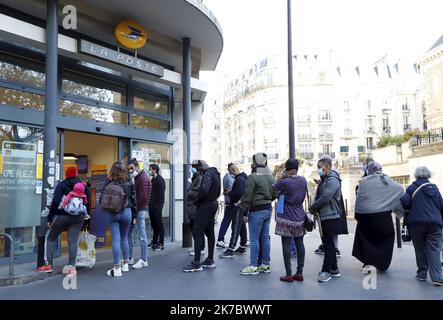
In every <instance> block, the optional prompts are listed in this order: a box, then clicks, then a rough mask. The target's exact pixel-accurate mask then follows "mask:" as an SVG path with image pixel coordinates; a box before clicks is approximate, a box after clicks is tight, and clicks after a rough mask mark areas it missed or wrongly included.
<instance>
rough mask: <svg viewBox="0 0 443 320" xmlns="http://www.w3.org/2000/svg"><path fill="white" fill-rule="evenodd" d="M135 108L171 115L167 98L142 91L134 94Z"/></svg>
mask: <svg viewBox="0 0 443 320" xmlns="http://www.w3.org/2000/svg"><path fill="white" fill-rule="evenodd" d="M134 108H135V109H137V110H140V111H145V112H151V113H157V114H160V115H168V114H169V106H168V98H167V97H158V96H155V95H152V94H149V93H147V92H142V91H136V92H135V94H134Z"/></svg>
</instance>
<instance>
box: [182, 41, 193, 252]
mask: <svg viewBox="0 0 443 320" xmlns="http://www.w3.org/2000/svg"><path fill="white" fill-rule="evenodd" d="M191 72H192V61H191V39H190V38H183V81H182V83H183V132H184V141H183V143H184V148H183V153H184V154H183V195H184V196H183V229H182V230H183V244H182V246H183V248H190V247H192V234H191V229H190V227H189V220H188V215H187V214H186V210H187V205H186V196H185V195H186V190H188V188H189V186H190V178H191Z"/></svg>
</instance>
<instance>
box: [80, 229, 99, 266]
mask: <svg viewBox="0 0 443 320" xmlns="http://www.w3.org/2000/svg"><path fill="white" fill-rule="evenodd" d="M95 240H97V237H96V236H94V235H92V234H90V233H89V232H87V231H85V232H81V233H80V236H79V237H78V249H77V259H76V262H75V265H76V266H77V267H88V268H92V267H93V266H94V265H95Z"/></svg>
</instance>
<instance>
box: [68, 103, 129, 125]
mask: <svg viewBox="0 0 443 320" xmlns="http://www.w3.org/2000/svg"><path fill="white" fill-rule="evenodd" d="M59 111H60V113H61V114H62V115H65V116H72V117H79V118H84V119H89V120H95V121H103V122H108V123H115V124H121V125H128V113H127V112H121V111H116V110H111V109H107V108H100V107H94V106H90V105H87V104H83V103H77V102H72V101H67V100H60V104H59Z"/></svg>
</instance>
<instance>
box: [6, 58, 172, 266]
mask: <svg viewBox="0 0 443 320" xmlns="http://www.w3.org/2000/svg"><path fill="white" fill-rule="evenodd" d="M37 60H38V59H37ZM37 60H34V59H33V60H27V58H25V57H23V58H19V57H18V56H9V55H6V54H2V53H0V206H1V207H2V209H3V210H2V213H1V214H0V232H7V233H9V234H11V235H12V236H13V237H14V244H15V254H16V256H17V257H25V259H29V258H26V257H30V256H31V255H35V254H36V251H37V238H36V237H37V232H36V231H37V226H38V225H39V224H40V211H41V210H40V209H41V194H42V178H43V177H42V175H43V154H42V153H43V140H44V139H43V138H44V137H43V128H42V127H41V124H38V123H37V119H36V122H35V123H34V122H32V121H31V123H33V125H29V124H26V125H25V124H20V123H17V124H16V123H9V122H8V121H5V119H3V118H2V116H1V115H2V114H4V113H5V112H10V114H13V115H15V113H12V112H15V111H14V110H11V109H10V108H8V109H6V108H3V109H2V106H3V105H7V106H12V107H17V108H20V109H23V112H29V111H28V110H37V111H44V109H45V96H44V93H45V92H44V90H45V74H44V65H43V64H42V63H39V62H37ZM60 64H61V65H63V67H65V60H63V59H62V58H61V59H60ZM71 64H72V61H69V62H68V63H67V65H69V66H70V67H69V69H64V68H63V69H62V72H61V73H60V80H59V83H60V85H61V88H60V96H59V108H58V111H59V114H58V115H57V119H62V117H60V116H63V117H64V118H70V117H74V118H80V119H83V120H84V123H85V124H86V123H87V122H88V121H94V122H96V121H99V122H105V123H108V124H111V125H113V126H115V127H113V128H115V129H116V130H115V131H114V132H116V134H115V135H116V136H118V137H119V140H118V141H119V142H118V144H117V147H116V149H118V150H117V151H115V155H116V157H117V155H118V160H120V161H124V162H126V161H127V160H128V158H129V156H134V152H135V154H137V152H140V154H141V157H142V162H143V163H144V166H145V169H146V170H147V167H148V166H149V164H150V163H157V164H159V166H160V168H161V174H162V175H163V176H164V178H165V181H166V196H165V197H166V204H165V207H164V209H163V221H164V226H165V236H166V237H170V236H171V220H170V217H171V212H172V208H171V203H170V201H169V199H170V196H171V188H172V182H171V179H172V173H171V164H170V163H169V160H168V156H167V155H168V150H169V145H167V144H161V143H150V142H147V141H138V140H137V141H134V140H131V136H130V134H129V133H128V132H129V131H127V130H128V127H129V126H132V127H135V128H140V129H149V131H148V130H146V131H145V133H143V134H144V135H145V136H146V139H147V140H149V138H150V135H151V132H152V131H155V132H157V133H167V132H168V131H169V130H170V129H171V126H172V124H171V121H172V116H171V110H170V106H171V97H172V95H171V94H170V93H169V92H168V91H165V90H163V89H162V88H160V87H157V86H152V85H150V86H149V87H148V84H146V83H145V84H143V83H138V84H137V83H133V82H130V81H128V77H127V76H126V77H125V76H122V77H119V76H118V75H117V74H110V73H109V72H108V73H107V75H105V74H100V72H102V73H103V71H102V70H100V69H99V68H89V67H88V65H82V64H81V63H79V64H78V65H79V66H81V67H79V68H78V69H79V71H78V72H77V69H76V68H74V69H72V68H71ZM71 70H76V71H71ZM111 77H113V78H112V80H111V79H108V78H111ZM157 91H158V92H157ZM20 112H22V111H20ZM42 114H43V112H42ZM10 118H11V117H9V119H10ZM6 119H8V118H6ZM9 121H10V120H9ZM14 121H16V120H14ZM19 121H20V119H17V122H19ZM57 121H59V120H57ZM60 121H61V120H60ZM57 126H58V127H59V128H61V129H63V128H64V126H59V125H57ZM85 127H86V126H85ZM71 130H72V128H71ZM75 130H78V131H83V129H82V126H81V125H80V126H79V128H76V129H75ZM125 130H126V131H125ZM62 132H63V130H62V131H61V133H60V134H59V135H58V136H57V138H58V144H57V168H56V172H57V176H59V173H60V171H61V170H60V167H61V168H63V165H64V164H67V162H66V163H62V164H61V165H60V160H62V158H63V154H64V152H65V150H60V147H61V146H62V145H65V144H64V143H63V144H62V143H61V141H64V138H62V137H63V133H62ZM119 132H121V133H120V134H119ZM138 132H143V131H141V130H140V131H138ZM157 137H158V135H157ZM143 139H144V138H143ZM157 139H158V138H157ZM165 140H166V136H165ZM131 141H132V143H131ZM165 142H166V141H165ZM131 151H132V155H131V154H130V153H131ZM103 154H104V152H100V156H102V158H98V159H97V158H96V159H95V160H94V161H95V162H97V163H98V166H97V167H98V168H100V166H99V165H100V164H101V163H103V162H105V159H104V158H103ZM114 160H115V159H113V160H112V161H114ZM92 161H93V160H91V164H92ZM97 170H99V169H97ZM58 178H60V177H58ZM61 178H62V179H63V176H62V177H61ZM23 199H26V201H23ZM147 223H148V225H149V227H148V228H149V230H150V223H149V219H147ZM151 232H152V230H151ZM151 234H152V233H151ZM61 243H62V246H63V243H64V242H63V241H62V242H61ZM136 243H137V242H136ZM62 249H63V248H62ZM62 252H63V250H62ZM8 255H9V249H8V243H7V241H5V239H4V238H0V263H3V262H2V261H6V260H2V259H1V258H5V257H8Z"/></svg>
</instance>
